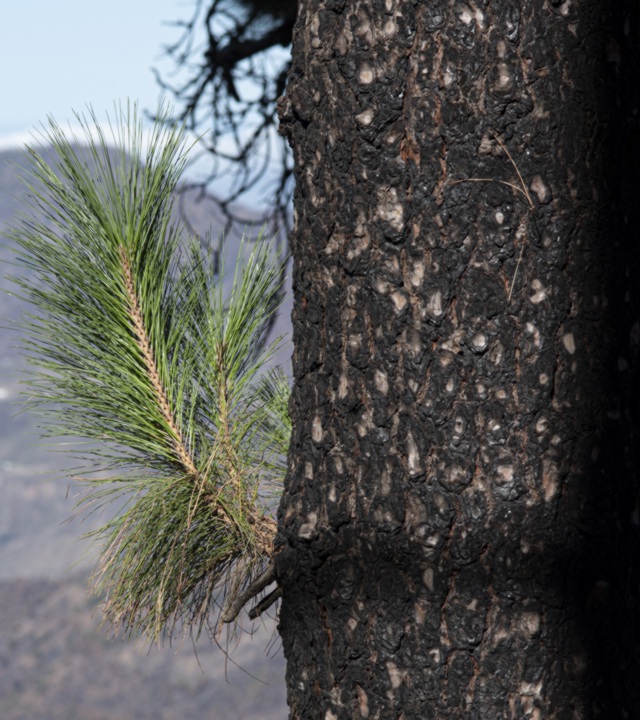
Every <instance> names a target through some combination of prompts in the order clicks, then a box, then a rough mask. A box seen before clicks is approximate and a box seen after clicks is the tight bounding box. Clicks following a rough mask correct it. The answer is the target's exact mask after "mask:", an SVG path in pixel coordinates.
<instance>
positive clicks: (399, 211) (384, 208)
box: [376, 188, 404, 232]
mask: <svg viewBox="0 0 640 720" xmlns="http://www.w3.org/2000/svg"><path fill="white" fill-rule="evenodd" d="M376 217H378V218H380V220H383V221H384V222H387V223H389V225H391V227H392V228H393V229H394V230H395V231H396V232H400V230H402V228H403V227H404V203H403V202H400V201H399V200H398V191H397V190H396V188H387V189H386V190H382V191H381V192H379V193H378V207H377V208H376Z"/></svg>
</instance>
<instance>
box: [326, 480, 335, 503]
mask: <svg viewBox="0 0 640 720" xmlns="http://www.w3.org/2000/svg"><path fill="white" fill-rule="evenodd" d="M328 497H329V501H330V502H333V503H334V502H335V501H336V497H337V496H336V486H335V485H334V484H333V483H331V485H330V486H329V495H328Z"/></svg>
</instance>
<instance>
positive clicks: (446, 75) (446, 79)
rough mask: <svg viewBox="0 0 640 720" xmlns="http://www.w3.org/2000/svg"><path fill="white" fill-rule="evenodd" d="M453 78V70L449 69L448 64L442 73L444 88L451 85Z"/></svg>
mask: <svg viewBox="0 0 640 720" xmlns="http://www.w3.org/2000/svg"><path fill="white" fill-rule="evenodd" d="M454 79H455V72H454V71H453V70H452V69H451V67H450V66H449V65H447V67H446V68H445V69H444V72H443V73H442V82H443V83H444V86H445V87H446V88H448V87H451V85H453V81H454Z"/></svg>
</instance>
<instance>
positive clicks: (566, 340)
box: [562, 332, 576, 355]
mask: <svg viewBox="0 0 640 720" xmlns="http://www.w3.org/2000/svg"><path fill="white" fill-rule="evenodd" d="M562 344H563V345H564V349H565V350H566V351H567V352H568V353H569V355H573V354H574V353H575V351H576V339H575V338H574V336H573V333H571V332H570V333H565V334H564V335H563V336H562Z"/></svg>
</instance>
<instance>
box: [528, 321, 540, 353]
mask: <svg viewBox="0 0 640 720" xmlns="http://www.w3.org/2000/svg"><path fill="white" fill-rule="evenodd" d="M525 331H526V333H527V335H529V336H531V337H533V344H534V346H535V347H537V348H539V347H540V346H541V345H542V339H541V337H540V330H538V328H537V327H536V326H535V325H534V324H533V323H532V322H528V323H527V324H526V325H525Z"/></svg>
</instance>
